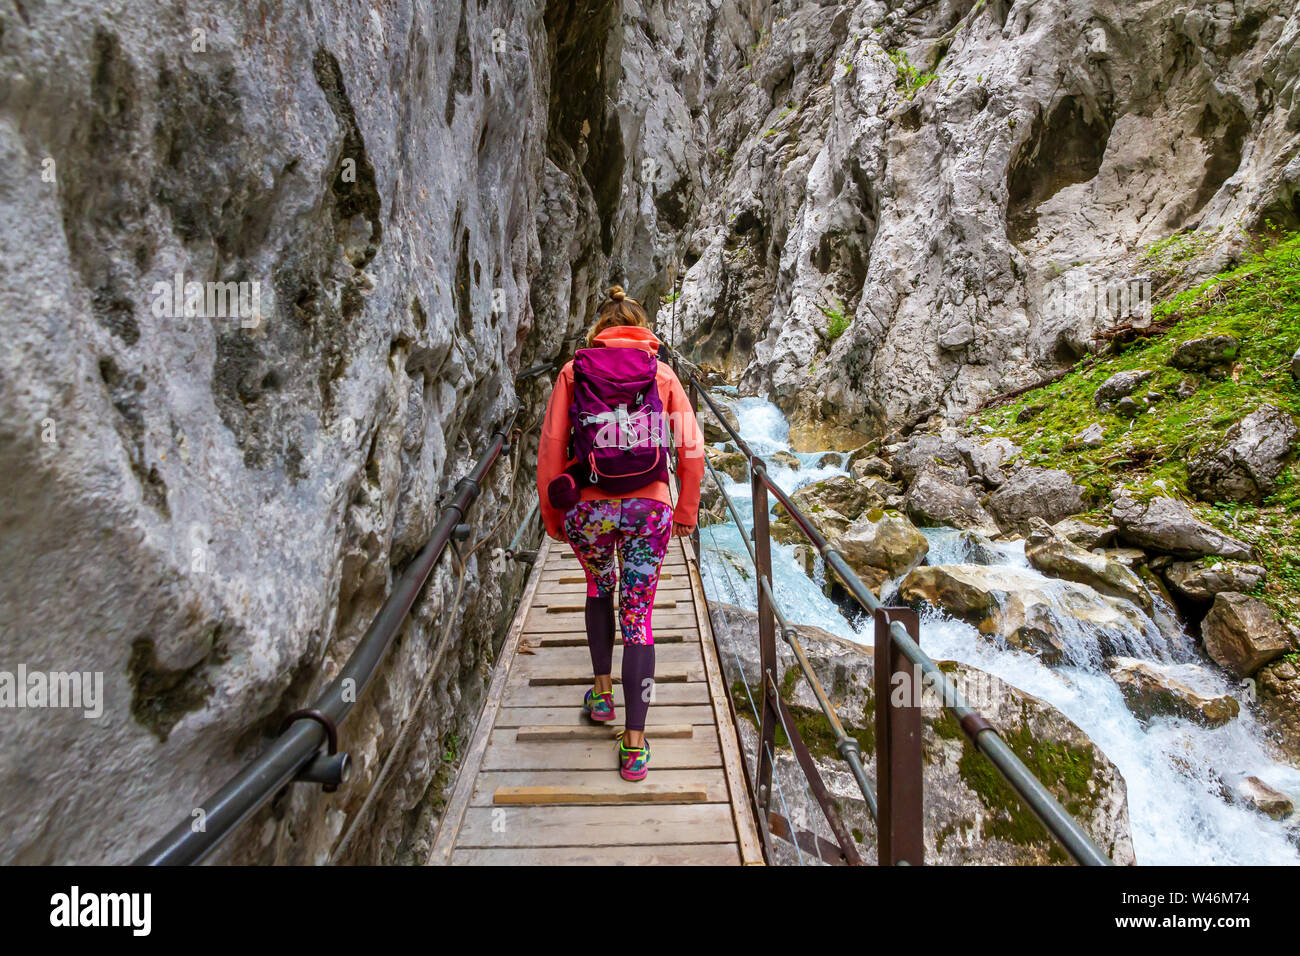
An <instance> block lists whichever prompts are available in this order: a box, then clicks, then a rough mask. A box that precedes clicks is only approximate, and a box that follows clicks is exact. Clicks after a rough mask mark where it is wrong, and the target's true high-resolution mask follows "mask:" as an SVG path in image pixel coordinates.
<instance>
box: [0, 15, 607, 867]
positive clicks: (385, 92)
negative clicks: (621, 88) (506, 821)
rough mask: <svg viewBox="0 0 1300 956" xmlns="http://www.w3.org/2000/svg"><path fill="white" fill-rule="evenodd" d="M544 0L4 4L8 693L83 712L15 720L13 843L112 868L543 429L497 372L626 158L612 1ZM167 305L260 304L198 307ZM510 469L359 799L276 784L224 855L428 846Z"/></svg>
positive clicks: (545, 335)
mask: <svg viewBox="0 0 1300 956" xmlns="http://www.w3.org/2000/svg"><path fill="white" fill-rule="evenodd" d="M551 6H552V7H553V8H554V10H552V9H548V7H547V5H546V4H545V3H544V2H528V3H517V2H512V0H482V2H476V3H459V2H427V0H418V2H417V0H411V2H399V3H392V4H383V5H357V4H350V3H332V2H331V3H321V2H313V3H306V2H289V3H269V2H263V3H251V4H238V3H231V2H216V0H210V2H203V0H200V2H187V3H174V4H173V3H164V4H159V3H155V2H127V3H122V4H115V5H113V8H112V9H111V10H110V9H108V8H107V7H105V6H104V5H102V4H99V3H92V2H72V3H59V4H52V3H43V2H39V0H38V2H31V0H28V2H24V3H23V4H19V5H10V6H9V7H7V8H6V9H5V10H4V11H2V12H0V161H2V162H3V164H4V167H5V169H6V175H5V177H3V180H0V226H2V228H0V258H2V259H3V261H4V263H5V270H4V274H3V277H2V278H0V315H3V322H4V330H5V347H4V349H3V352H2V358H0V362H2V363H3V364H2V365H0V409H2V410H3V414H0V457H3V459H4V461H5V462H6V472H7V476H6V479H5V482H4V485H3V491H2V492H0V497H2V499H3V503H2V505H0V514H2V515H3V518H2V519H0V520H2V521H3V526H4V533H3V537H0V562H2V563H3V567H4V574H3V575H0V670H6V671H10V672H13V671H15V670H16V669H17V666H18V665H20V664H25V665H26V666H27V667H28V668H29V669H30V670H38V669H39V670H44V671H86V672H100V673H102V674H103V679H104V696H105V708H104V713H103V716H102V717H100V718H99V719H93V720H92V719H85V718H83V717H82V716H81V715H80V713H79V712H78V713H74V712H72V711H70V710H23V711H19V710H6V711H3V712H0V721H2V722H3V731H2V732H0V793H3V795H4V796H3V799H2V800H0V860H4V861H5V862H21V863H54V862H82V863H88V862H101V861H102V862H114V863H120V862H123V861H126V860H129V859H131V858H132V857H133V856H134V855H135V854H136V853H138V852H139V851H140V850H142V849H144V848H145V847H146V846H147V845H148V844H149V843H151V842H152V841H153V840H154V839H155V838H157V837H158V836H161V835H162V833H163V832H164V831H165V830H166V829H168V828H169V827H170V826H171V825H172V824H173V823H175V822H177V821H179V820H182V819H185V818H187V817H188V816H189V815H190V813H191V810H192V808H194V807H195V806H196V805H197V804H198V802H199V801H201V800H202V799H203V797H205V796H206V795H207V794H208V793H209V792H210V791H211V790H213V789H215V787H216V786H217V785H219V784H220V783H222V782H223V781H224V780H225V779H226V778H227V777H228V776H229V775H230V774H231V773H232V772H234V771H235V770H236V769H238V768H239V767H240V766H242V765H243V764H244V763H245V762H246V761H247V760H248V759H250V758H251V757H252V756H253V755H255V754H256V752H257V751H258V750H259V748H260V747H261V746H262V744H263V743H264V742H265V741H266V740H267V739H269V737H270V736H272V735H274V734H275V732H276V730H277V728H278V726H279V723H280V721H281V719H282V717H283V716H284V715H285V714H286V713H288V712H289V711H290V710H293V709H295V708H297V707H300V706H303V705H304V704H306V703H307V702H308V701H310V700H311V699H312V697H313V696H314V695H315V693H316V692H317V691H318V690H319V689H320V688H321V687H322V686H323V685H324V684H325V683H326V682H327V681H328V680H329V679H330V678H331V677H332V676H333V674H335V673H336V672H337V670H338V668H339V667H340V666H341V664H342V662H343V661H345V660H346V658H347V656H348V654H349V653H350V651H351V650H352V648H353V646H354V645H355V643H356V641H357V639H358V638H359V637H360V635H361V634H362V633H363V631H364V630H365V628H366V626H367V625H368V623H369V621H370V620H371V618H372V616H373V615H374V613H375V611H376V610H377V609H378V607H379V606H380V604H381V602H382V600H383V598H384V596H385V594H386V593H387V590H388V588H389V586H390V584H391V582H392V580H393V578H394V576H395V574H396V573H397V572H398V571H400V570H401V568H402V567H403V566H404V564H405V562H407V561H408V560H409V559H410V557H411V556H412V555H413V554H414V553H415V551H416V549H417V548H418V547H419V546H420V544H421V543H422V542H423V541H424V540H425V539H426V537H427V535H428V533H429V531H430V530H431V528H432V526H433V524H434V522H435V521H436V519H437V516H438V511H439V509H438V502H439V496H440V495H441V494H443V493H444V492H446V491H447V490H448V489H450V488H451V487H452V485H454V483H455V482H456V480H457V479H458V478H459V477H461V476H462V475H463V474H465V473H466V472H467V471H468V470H469V469H470V467H472V465H473V463H474V461H475V460H476V459H477V457H478V456H479V454H480V453H481V452H482V451H483V450H484V447H485V445H486V439H487V437H488V436H489V434H490V433H491V431H492V430H493V429H494V428H496V427H497V426H498V425H499V424H500V423H501V422H502V421H503V420H504V419H505V418H506V416H507V414H508V412H509V411H510V409H512V408H513V407H514V406H515V405H516V403H521V404H522V405H523V406H524V411H523V423H524V424H530V423H531V420H532V419H534V418H535V416H536V415H537V414H538V411H539V404H540V402H541V400H542V399H543V398H544V397H545V384H544V380H543V382H542V383H536V382H534V383H530V384H529V385H528V386H527V387H526V388H525V389H524V390H523V391H522V392H521V393H517V392H516V389H515V387H514V384H513V381H514V373H515V372H516V371H517V370H518V369H519V368H520V367H522V366H526V365H528V364H530V363H533V362H540V361H546V360H549V359H552V358H554V357H556V356H557V355H559V354H560V352H561V349H562V348H563V347H564V342H563V340H564V338H565V336H566V335H567V334H568V333H570V332H571V331H573V330H576V329H577V328H579V327H580V326H581V325H583V324H584V323H585V321H586V318H587V315H588V314H589V309H590V305H591V303H592V301H593V297H594V296H595V294H596V292H597V291H598V290H599V289H600V288H601V287H602V286H603V285H604V284H605V282H606V279H607V278H608V276H607V275H606V273H607V262H608V252H609V248H610V240H609V239H608V238H607V234H608V233H609V232H610V218H611V217H612V215H613V210H614V208H615V206H616V204H617V202H618V200H619V194H618V188H619V183H620V181H621V180H620V178H619V177H620V176H621V173H622V169H623V164H622V158H621V155H620V153H621V143H620V142H619V141H618V137H617V135H616V134H617V127H616V126H613V125H611V123H612V121H611V119H610V118H609V109H608V104H609V102H610V101H611V100H612V99H613V97H612V96H611V95H609V94H608V93H607V91H606V86H607V85H612V80H608V79H602V77H609V76H611V73H610V72H609V68H611V67H613V68H616V67H617V56H616V48H615V47H614V46H612V45H611V40H616V39H617V37H616V34H617V24H618V18H617V8H618V5H617V4H616V3H612V2H589V3H585V4H579V5H576V6H578V7H581V9H577V10H574V11H569V9H568V8H569V6H570V5H569V4H567V3H566V4H560V3H556V4H552V5H551ZM555 11H564V12H563V13H557V12H555ZM598 67H599V68H604V69H599V68H598ZM613 75H617V74H616V73H614V74H613ZM593 77H594V79H593ZM579 93H581V97H580V96H579V95H578V94H579ZM561 120H562V121H561ZM588 131H590V136H588ZM584 138H585V139H584ZM177 274H180V275H181V283H182V294H181V295H180V296H179V299H180V301H179V302H177V301H174V299H175V298H177V297H175V296H173V295H172V293H171V291H170V290H171V289H172V286H173V283H174V282H175V281H176V280H175V277H176V276H177ZM186 283H205V284H207V283H235V284H236V285H234V286H231V287H230V289H231V290H232V291H233V292H235V293H236V301H238V295H237V293H238V292H240V291H242V292H244V293H245V299H244V305H245V306H247V308H245V309H243V310H242V311H240V310H234V309H233V308H232V309H231V310H227V311H226V312H223V313H222V316H220V317H219V316H217V315H216V314H215V313H217V312H218V311H220V309H221V306H222V305H223V304H224V303H223V300H222V298H221V297H220V296H221V295H223V294H224V292H225V288H226V287H225V286H219V287H213V288H215V289H216V296H215V297H214V298H213V299H208V298H207V296H208V295H210V294H212V292H211V291H210V289H209V288H208V287H206V286H205V287H203V288H200V289H199V292H200V293H201V294H200V296H199V297H198V298H196V299H193V300H192V301H190V302H189V305H190V308H189V309H188V311H187V308H186V304H187V303H186V300H187V297H186V295H185V294H184V293H185V292H186V291H187V290H186V288H185V284H186ZM239 283H245V285H243V286H240V285H238V284H239ZM254 283H256V285H253V284H254ZM232 306H233V303H232ZM230 311H239V314H238V315H236V316H234V317H230V315H229V312H230ZM534 454H535V441H529V440H527V439H526V440H525V441H524V442H523V443H522V444H520V445H519V446H518V448H517V450H516V453H515V456H512V457H520V458H521V461H520V463H519V468H518V472H517V474H514V475H512V472H511V467H510V464H511V463H510V461H503V462H502V463H501V464H500V465H499V466H498V467H497V468H496V470H495V471H494V472H493V474H492V476H491V479H490V480H489V482H488V484H487V487H485V488H484V490H483V494H482V497H481V498H480V500H479V502H478V504H477V505H476V507H475V509H474V511H473V517H472V522H473V524H474V528H475V531H474V539H472V540H478V539H479V538H482V539H484V541H483V544H482V545H481V547H479V548H478V550H477V551H475V552H474V553H472V554H467V556H466V558H465V560H464V575H463V578H464V580H463V583H462V582H460V580H459V577H460V576H459V575H458V574H457V569H458V563H459V562H458V561H457V560H455V559H453V558H451V557H448V558H447V559H445V560H444V561H443V562H442V563H441V564H440V566H439V568H438V570H437V571H436V573H435V575H434V577H433V578H432V579H431V582H430V585H429V586H428V588H427V589H426V591H425V592H424V594H423V596H422V598H421V599H420V601H419V602H418V603H417V605H416V608H415V610H414V612H413V614H412V619H411V622H410V624H409V625H408V626H407V628H406V629H405V630H404V632H403V633H402V634H401V636H400V637H399V639H398V642H397V644H396V646H395V648H394V650H393V652H392V656H391V658H390V660H389V663H388V664H387V665H386V666H385V668H384V670H383V672H382V673H381V676H380V678H379V680H378V681H377V684H376V686H374V687H373V688H372V689H371V692H370V693H369V695H368V696H367V698H366V699H365V700H364V701H363V702H362V704H361V706H360V707H359V708H358V711H357V712H356V713H354V714H353V715H352V716H351V717H350V719H349V721H348V723H347V724H346V725H345V727H344V731H343V740H344V746H345V747H346V748H347V749H348V750H349V751H350V752H351V754H352V756H353V758H354V761H355V763H354V767H355V772H354V779H353V781H352V782H351V783H350V784H349V785H348V786H347V787H345V788H344V789H343V790H341V791H340V792H339V793H338V794H337V795H335V796H332V797H329V796H326V797H322V796H321V795H320V794H319V790H318V789H317V788H311V787H306V786H299V787H295V788H292V789H291V790H290V791H288V793H287V794H286V795H282V798H281V799H278V800H277V801H276V802H275V804H274V805H273V806H272V807H271V808H269V809H268V810H264V811H263V812H262V813H260V814H259V816H258V817H257V818H256V819H255V820H253V821H250V822H249V823H248V824H246V825H245V826H244V827H243V828H242V829H241V830H240V831H239V834H238V835H237V836H236V837H235V838H234V839H233V840H232V841H231V842H230V843H229V844H228V845H227V847H226V848H225V849H224V850H223V851H221V853H220V855H219V858H220V859H224V860H235V861H243V862H280V863H302V862H322V861H326V860H330V859H337V860H342V861H358V862H390V861H401V860H420V859H422V856H421V852H422V849H423V848H424V847H425V845H426V844H427V842H428V840H429V838H430V836H431V833H432V826H433V824H434V823H435V822H436V816H437V813H438V810H439V807H440V801H441V799H442V796H441V794H442V788H443V786H444V785H445V784H446V782H447V778H448V770H449V769H450V768H452V767H454V759H455V756H456V752H457V747H458V746H459V745H460V743H462V742H463V741H464V739H465V737H466V734H467V733H468V731H469V729H470V727H471V726H472V719H473V717H474V715H475V714H476V713H477V710H478V706H479V704H480V702H481V698H482V693H483V688H484V686H485V681H486V679H487V677H488V676H489V673H490V666H491V661H492V656H493V646H494V643H495V642H496V641H497V639H498V638H499V637H500V633H501V630H502V627H503V623H504V622H505V620H506V619H507V618H508V616H509V613H510V610H511V605H512V602H513V597H512V596H513V593H514V592H515V590H516V589H517V587H518V585H519V583H520V573H519V572H518V571H517V570H514V569H511V568H510V567H508V566H506V567H502V566H500V565H499V564H497V563H494V562H493V560H492V553H493V549H494V548H498V547H500V546H501V545H502V544H503V543H504V542H505V541H507V540H508V539H509V536H510V535H511V534H512V533H513V531H514V529H515V527H516V526H517V525H518V523H519V521H520V520H521V518H522V517H523V514H524V512H525V511H526V510H527V508H528V506H529V503H530V498H529V494H530V489H531V487H532V482H533V477H532V467H533V461H534V460H535V459H534V457H533V456H534ZM470 543H471V542H466V544H464V545H462V546H461V549H462V550H463V551H465V552H468V550H469V546H470ZM404 731H405V732H404ZM386 763H387V764H388V770H387V772H386V773H385V774H384V777H383V780H382V785H381V786H380V788H379V790H378V792H377V793H376V794H375V795H374V799H372V800H371V801H370V802H369V803H367V802H366V801H367V796H368V795H370V793H371V791H372V790H373V789H375V786H376V781H377V780H378V779H379V775H380V773H381V768H382V767H384V766H385V764H386ZM349 831H350V832H349ZM345 832H346V833H347V837H346V840H345V839H344V834H345Z"/></svg>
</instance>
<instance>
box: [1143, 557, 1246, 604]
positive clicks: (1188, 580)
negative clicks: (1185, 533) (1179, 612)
mask: <svg viewBox="0 0 1300 956" xmlns="http://www.w3.org/2000/svg"><path fill="white" fill-rule="evenodd" d="M1164 574H1165V580H1166V581H1168V582H1169V586H1170V587H1171V588H1173V589H1174V591H1176V592H1177V593H1178V594H1179V595H1181V596H1182V597H1184V598H1187V599H1188V600H1191V601H1204V602H1209V601H1213V600H1214V596H1215V595H1216V594H1222V593H1223V592H1225V591H1236V592H1239V593H1240V592H1244V591H1249V590H1251V589H1252V588H1254V587H1255V586H1257V585H1258V584H1260V583H1261V582H1262V581H1263V580H1264V578H1265V577H1266V576H1267V575H1268V572H1267V571H1266V570H1265V569H1264V568H1262V567H1260V566H1259V565H1258V564H1244V563H1242V562H1239V561H1221V562H1219V563H1218V564H1211V563H1209V562H1208V561H1206V560H1204V559H1199V560H1196V561H1175V562H1173V563H1172V564H1170V565H1169V567H1168V568H1166V569H1165V572H1164Z"/></svg>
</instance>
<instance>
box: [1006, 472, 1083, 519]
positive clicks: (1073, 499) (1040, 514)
mask: <svg viewBox="0 0 1300 956" xmlns="http://www.w3.org/2000/svg"><path fill="white" fill-rule="evenodd" d="M986 505H987V507H988V510H989V513H990V514H992V515H993V520H994V521H996V522H997V523H998V527H1000V528H1001V529H1002V530H1003V531H1004V532H1006V533H1007V534H1024V533H1026V532H1027V531H1028V530H1029V521H1030V519H1031V518H1042V519H1043V520H1044V521H1046V522H1047V523H1048V524H1055V523H1056V522H1057V521H1061V520H1063V519H1065V518H1068V517H1070V516H1071V515H1076V514H1078V513H1079V512H1081V511H1087V510H1088V496H1087V492H1086V491H1085V490H1084V489H1083V487H1082V486H1081V485H1077V484H1075V483H1074V479H1073V478H1071V477H1070V475H1069V474H1068V473H1067V472H1064V471H1061V470H1060V469H1057V468H1021V469H1020V470H1019V471H1017V472H1016V473H1015V474H1013V475H1012V476H1011V477H1010V478H1008V479H1007V480H1006V481H1005V482H1004V483H1003V484H1002V487H1000V488H998V490H997V491H995V492H993V494H991V495H990V496H989V499H988V501H987V502H986Z"/></svg>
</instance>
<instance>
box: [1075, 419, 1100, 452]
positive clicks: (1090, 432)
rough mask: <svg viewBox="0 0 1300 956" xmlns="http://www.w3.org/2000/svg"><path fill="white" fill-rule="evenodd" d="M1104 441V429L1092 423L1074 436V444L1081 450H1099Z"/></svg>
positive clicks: (1096, 423)
mask: <svg viewBox="0 0 1300 956" xmlns="http://www.w3.org/2000/svg"><path fill="white" fill-rule="evenodd" d="M1105 441H1106V429H1104V428H1103V427H1102V426H1101V425H1100V424H1099V423H1098V422H1093V423H1092V424H1091V425H1089V426H1088V427H1087V428H1085V429H1084V430H1083V431H1081V432H1079V434H1077V435H1075V436H1074V443H1075V444H1076V445H1079V446H1080V447H1083V448H1100V447H1101V446H1102V445H1103V444H1104V443H1105Z"/></svg>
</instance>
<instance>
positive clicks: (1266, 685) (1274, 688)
mask: <svg viewBox="0 0 1300 956" xmlns="http://www.w3.org/2000/svg"><path fill="white" fill-rule="evenodd" d="M1293 643H1294V640H1293ZM1254 680H1255V686H1256V688H1257V690H1258V692H1259V693H1258V698H1259V714H1260V717H1261V718H1262V719H1263V722H1264V723H1265V724H1266V725H1267V726H1268V728H1269V731H1270V736H1271V737H1272V738H1273V739H1274V740H1275V741H1276V742H1277V744H1278V746H1279V748H1280V749H1281V751H1282V752H1283V753H1284V754H1285V755H1286V758H1287V759H1288V760H1289V761H1290V762H1291V763H1292V764H1293V765H1297V766H1300V666H1297V665H1296V664H1294V663H1292V661H1291V660H1289V659H1287V658H1285V657H1283V658H1281V659H1280V660H1275V661H1273V662H1272V663H1271V664H1265V665H1264V666H1263V667H1261V668H1260V669H1259V670H1258V671H1256V672H1255V677H1254Z"/></svg>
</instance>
